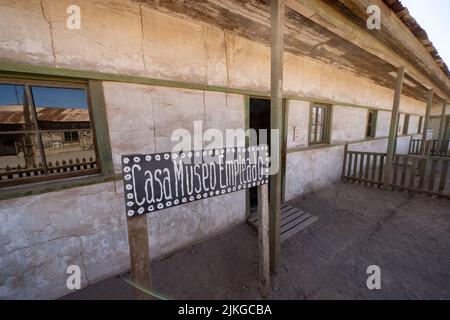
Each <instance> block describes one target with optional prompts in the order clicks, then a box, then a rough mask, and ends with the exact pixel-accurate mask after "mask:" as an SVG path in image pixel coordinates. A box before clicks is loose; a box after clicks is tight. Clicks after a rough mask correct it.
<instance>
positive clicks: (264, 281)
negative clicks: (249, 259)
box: [258, 184, 270, 298]
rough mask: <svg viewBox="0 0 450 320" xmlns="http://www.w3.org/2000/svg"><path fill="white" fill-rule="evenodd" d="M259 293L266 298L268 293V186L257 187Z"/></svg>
mask: <svg viewBox="0 0 450 320" xmlns="http://www.w3.org/2000/svg"><path fill="white" fill-rule="evenodd" d="M258 221H259V223H258V239H259V291H260V293H261V295H262V296H263V297H264V298H266V297H267V296H268V295H269V292H270V248H269V186H268V185H267V184H263V185H261V186H259V187H258Z"/></svg>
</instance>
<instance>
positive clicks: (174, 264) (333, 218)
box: [65, 184, 450, 299]
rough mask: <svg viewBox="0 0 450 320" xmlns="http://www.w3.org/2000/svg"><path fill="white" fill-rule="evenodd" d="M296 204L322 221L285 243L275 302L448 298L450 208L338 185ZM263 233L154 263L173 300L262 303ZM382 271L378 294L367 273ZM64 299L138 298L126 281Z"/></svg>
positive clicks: (235, 235) (223, 239) (240, 232)
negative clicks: (372, 269)
mask: <svg viewBox="0 0 450 320" xmlns="http://www.w3.org/2000/svg"><path fill="white" fill-rule="evenodd" d="M289 204H291V205H294V206H297V207H299V208H301V209H303V210H305V211H307V212H309V213H311V214H313V215H316V216H318V217H319V218H320V220H319V221H318V222H316V223H314V224H313V225H311V226H309V227H308V228H306V229H305V230H303V231H302V232H300V233H298V234H297V235H295V236H293V237H292V238H290V239H288V240H286V241H285V242H284V243H283V244H282V247H281V252H282V256H281V264H280V267H279V271H278V273H277V274H276V275H274V276H273V279H272V287H273V288H272V292H271V294H270V296H269V298H270V299H450V202H449V201H448V200H441V199H433V198H431V197H426V196H420V195H410V194H408V193H399V192H390V191H382V190H378V189H371V188H366V187H362V186H359V185H351V184H335V185H332V186H329V187H326V188H324V189H321V190H319V191H317V192H314V193H311V194H308V195H305V196H303V197H300V198H298V199H295V200H294V201H290V202H289ZM256 236H257V235H256V232H255V231H253V229H251V228H250V227H249V226H248V225H246V224H244V223H243V224H241V225H239V226H237V227H235V228H233V229H232V230H230V231H227V232H225V233H223V234H220V235H218V236H217V237H215V238H212V239H210V240H207V241H205V242H203V243H201V244H199V245H197V246H195V247H193V248H191V249H188V250H183V251H180V252H178V253H176V254H174V255H172V256H171V257H168V258H166V259H164V260H160V261H155V262H154V263H153V264H152V268H153V270H152V272H153V279H154V280H153V284H154V288H155V290H157V291H160V292H162V293H164V294H165V295H168V296H169V297H172V298H175V299H260V295H259V293H258V282H257V280H258V260H257V237H256ZM369 265H378V266H379V267H380V268H381V286H382V287H381V290H368V289H367V286H366V280H367V277H368V275H367V274H366V269H367V267H368V266H369ZM65 298H66V299H131V298H132V290H131V288H130V286H129V285H127V284H125V283H124V282H123V280H121V279H120V278H118V277H116V278H112V279H108V280H105V281H103V282H100V283H97V284H94V285H91V286H90V287H88V288H85V289H83V290H81V291H79V292H76V293H74V294H72V295H69V296H66V297H65Z"/></svg>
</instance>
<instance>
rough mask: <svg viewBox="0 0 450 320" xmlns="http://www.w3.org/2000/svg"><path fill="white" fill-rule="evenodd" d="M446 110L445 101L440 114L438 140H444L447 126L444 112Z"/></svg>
mask: <svg viewBox="0 0 450 320" xmlns="http://www.w3.org/2000/svg"><path fill="white" fill-rule="evenodd" d="M446 110H447V101H444V103H443V104H442V113H441V123H440V125H439V138H438V139H439V140H441V141H443V140H445V129H446V126H447V117H446V116H445V112H446Z"/></svg>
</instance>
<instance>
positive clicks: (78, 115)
mask: <svg viewBox="0 0 450 320" xmlns="http://www.w3.org/2000/svg"><path fill="white" fill-rule="evenodd" d="M36 112H37V115H38V119H39V121H52V122H89V111H88V110H87V109H68V108H36ZM2 123H8V124H20V123H25V121H24V117H23V106H21V105H13V106H1V107H0V124H2Z"/></svg>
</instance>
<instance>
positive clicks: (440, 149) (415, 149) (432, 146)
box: [408, 139, 450, 157]
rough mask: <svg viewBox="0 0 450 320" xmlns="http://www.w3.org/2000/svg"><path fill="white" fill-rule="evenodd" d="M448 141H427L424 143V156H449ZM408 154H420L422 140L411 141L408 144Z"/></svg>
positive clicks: (449, 141)
mask: <svg viewBox="0 0 450 320" xmlns="http://www.w3.org/2000/svg"><path fill="white" fill-rule="evenodd" d="M449 143H450V140H429V141H426V142H425V154H426V155H431V156H442V157H445V156H450V154H449V149H448V148H449ZM408 153H409V154H415V155H421V154H422V139H411V141H410V142H409V151H408Z"/></svg>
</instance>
